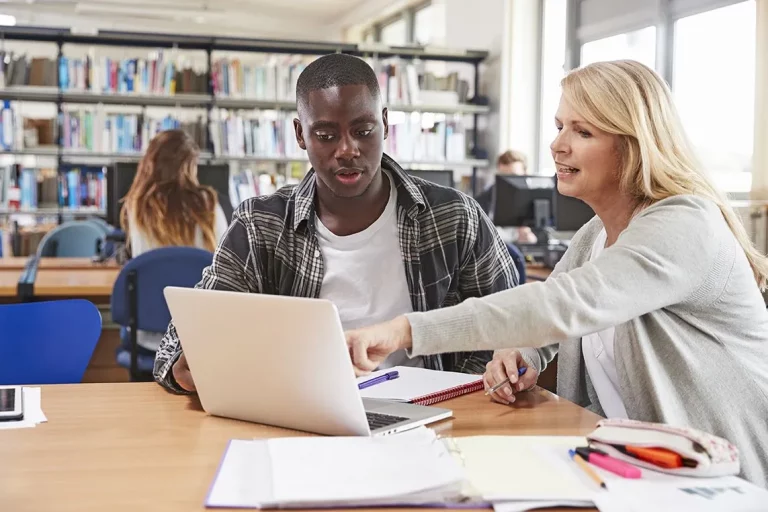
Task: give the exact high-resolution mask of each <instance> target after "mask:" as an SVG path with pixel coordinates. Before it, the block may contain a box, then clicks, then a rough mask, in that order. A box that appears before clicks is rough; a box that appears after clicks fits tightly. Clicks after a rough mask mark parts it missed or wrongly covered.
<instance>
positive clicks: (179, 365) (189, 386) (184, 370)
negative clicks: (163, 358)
mask: <svg viewBox="0 0 768 512" xmlns="http://www.w3.org/2000/svg"><path fill="white" fill-rule="evenodd" d="M172 371H173V378H174V379H176V383H177V384H178V385H179V386H181V388H182V389H184V390H185V391H189V392H194V391H196V390H197V388H196V387H195V381H194V380H192V372H190V371H189V364H188V363H187V356H185V355H184V354H183V353H182V354H181V357H179V359H178V360H177V361H176V362H175V363H174V365H173V369H172Z"/></svg>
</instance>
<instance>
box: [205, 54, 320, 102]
mask: <svg viewBox="0 0 768 512" xmlns="http://www.w3.org/2000/svg"><path fill="white" fill-rule="evenodd" d="M304 60H305V59H301V58H296V57H291V56H287V57H273V58H269V59H267V61H266V62H264V63H260V64H244V63H243V62H242V61H241V60H240V59H238V58H235V59H230V58H226V57H222V58H220V59H216V60H215V61H214V62H213V68H212V70H211V81H212V82H213V92H214V94H216V95H217V96H221V97H232V98H248V99H256V100H264V101H287V102H290V101H296V82H297V81H298V79H299V75H300V74H301V72H302V71H304V68H305V67H306V63H305V61H304Z"/></svg>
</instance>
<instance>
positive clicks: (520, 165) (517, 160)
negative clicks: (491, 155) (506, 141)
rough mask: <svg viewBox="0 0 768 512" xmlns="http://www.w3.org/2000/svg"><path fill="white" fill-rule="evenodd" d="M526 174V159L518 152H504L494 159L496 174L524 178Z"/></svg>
mask: <svg viewBox="0 0 768 512" xmlns="http://www.w3.org/2000/svg"><path fill="white" fill-rule="evenodd" d="M527 172H528V159H527V158H525V155H524V154H523V153H522V152H520V151H513V150H509V151H505V152H504V153H502V154H500V155H499V158H498V159H496V174H512V175H515V176H525V174H526V173H527Z"/></svg>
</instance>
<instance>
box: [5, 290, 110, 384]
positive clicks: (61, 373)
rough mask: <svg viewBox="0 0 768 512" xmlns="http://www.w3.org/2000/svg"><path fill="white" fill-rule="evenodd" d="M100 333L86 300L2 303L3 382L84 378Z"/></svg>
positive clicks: (95, 315) (66, 381)
mask: <svg viewBox="0 0 768 512" xmlns="http://www.w3.org/2000/svg"><path fill="white" fill-rule="evenodd" d="M100 335H101V314H100V313H99V310H98V309H97V308H96V306H94V305H93V304H91V303H90V302H88V301H87V300H82V299H76V300H58V301H51V302H32V303H28V304H11V305H5V306H0V385H22V384H23V385H26V384H73V383H78V382H81V381H82V380H83V374H84V373H85V369H86V367H87V366H88V362H89V361H90V360H91V356H92V355H93V351H94V349H95V348H96V343H97V342H98V341H99V336H100Z"/></svg>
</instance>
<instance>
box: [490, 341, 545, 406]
mask: <svg viewBox="0 0 768 512" xmlns="http://www.w3.org/2000/svg"><path fill="white" fill-rule="evenodd" d="M523 368H525V372H524V373H523V374H522V375H519V373H520V369H523ZM538 379H539V372H537V371H536V370H534V369H533V368H531V367H530V366H529V365H528V363H527V362H526V361H525V360H524V359H523V356H522V355H520V352H518V351H517V350H512V349H505V350H497V351H496V352H494V353H493V359H492V360H491V361H490V362H489V363H488V364H487V365H486V366H485V373H484V374H483V384H484V386H485V390H486V392H488V391H490V390H491V389H492V388H493V387H494V386H497V385H499V384H501V383H502V382H508V384H507V385H502V386H501V387H500V388H499V389H497V390H495V391H493V392H492V393H490V395H491V398H492V399H493V400H494V401H496V402H499V403H502V404H507V405H509V404H511V403H512V402H514V401H515V393H519V392H520V391H525V390H526V389H530V388H532V387H533V386H534V385H535V384H536V381H537V380H538Z"/></svg>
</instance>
